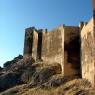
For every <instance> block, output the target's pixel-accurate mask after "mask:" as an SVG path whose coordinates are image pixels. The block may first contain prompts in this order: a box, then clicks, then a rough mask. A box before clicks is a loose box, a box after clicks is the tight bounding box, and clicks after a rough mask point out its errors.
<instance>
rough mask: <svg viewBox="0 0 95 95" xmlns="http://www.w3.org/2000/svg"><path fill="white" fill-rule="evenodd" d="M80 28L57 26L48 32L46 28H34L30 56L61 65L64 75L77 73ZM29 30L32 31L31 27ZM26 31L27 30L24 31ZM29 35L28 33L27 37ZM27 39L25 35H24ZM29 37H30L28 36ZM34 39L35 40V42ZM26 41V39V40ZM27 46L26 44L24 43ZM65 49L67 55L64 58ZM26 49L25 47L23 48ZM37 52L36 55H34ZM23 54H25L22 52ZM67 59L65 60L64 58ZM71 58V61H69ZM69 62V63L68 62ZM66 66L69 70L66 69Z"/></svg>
mask: <svg viewBox="0 0 95 95" xmlns="http://www.w3.org/2000/svg"><path fill="white" fill-rule="evenodd" d="M79 30H80V28H79V27H76V26H64V25H62V26H59V27H57V28H56V29H54V30H52V31H50V32H48V31H47V29H44V30H43V29H40V30H36V29H35V31H37V32H35V33H36V34H33V35H32V36H34V37H35V35H37V36H36V38H33V39H31V40H32V43H33V47H32V51H33V52H34V53H35V54H34V53H33V52H31V53H32V54H31V55H32V56H33V57H34V58H35V59H36V60H38V59H41V60H43V61H46V63H49V64H51V63H58V64H60V65H61V69H62V73H63V74H64V75H65V76H68V75H74V74H79V70H80V69H78V68H79V66H80V61H79V60H80V37H79V35H80V33H79ZM31 31H34V30H33V29H31ZM31 31H30V32H31ZM26 33H27V32H26ZM29 36H31V35H28V37H29ZM25 37H26V38H25V39H27V36H25ZM30 38H31V37H30ZM35 41H36V42H35ZM26 43H27V41H26ZM25 47H27V44H26V45H25ZM64 50H65V51H67V57H68V58H65V57H66V56H65V52H64ZM24 51H26V49H24ZM36 54H37V55H36ZM24 55H25V54H24ZM65 59H67V60H65ZM71 60H72V62H70V61H71ZM65 61H66V62H65ZM68 63H70V64H68ZM65 68H68V69H69V71H67V69H65Z"/></svg>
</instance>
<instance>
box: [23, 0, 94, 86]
mask: <svg viewBox="0 0 95 95" xmlns="http://www.w3.org/2000/svg"><path fill="white" fill-rule="evenodd" d="M24 56H32V57H34V59H35V60H38V61H44V62H46V63H49V64H53V63H58V64H60V66H61V69H62V74H63V75H64V76H72V75H80V76H81V77H82V78H86V79H88V80H89V81H90V82H91V83H92V86H93V87H95V0H93V17H92V19H91V20H90V21H89V22H88V23H86V24H84V23H83V22H81V23H80V25H79V26H65V25H62V26H59V27H57V28H56V29H54V30H52V31H48V30H47V29H40V30H37V29H36V28H34V27H30V28H27V29H26V30H25V41H24Z"/></svg>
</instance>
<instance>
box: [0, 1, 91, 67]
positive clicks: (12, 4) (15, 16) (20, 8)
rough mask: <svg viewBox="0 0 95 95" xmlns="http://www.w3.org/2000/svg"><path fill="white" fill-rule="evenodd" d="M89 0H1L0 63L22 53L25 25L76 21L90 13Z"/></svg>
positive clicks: (42, 26) (59, 23)
mask: <svg viewBox="0 0 95 95" xmlns="http://www.w3.org/2000/svg"><path fill="white" fill-rule="evenodd" d="M91 1H92V0H0V65H1V66H3V63H4V62H6V61H8V60H11V59H13V58H14V57H16V56H18V55H19V54H23V46H24V33H25V28H27V27H31V26H35V27H36V28H48V29H49V30H51V29H53V28H55V27H56V26H59V25H62V24H65V25H78V24H79V22H80V21H85V22H86V21H88V20H89V19H90V18H91V17H92V2H91Z"/></svg>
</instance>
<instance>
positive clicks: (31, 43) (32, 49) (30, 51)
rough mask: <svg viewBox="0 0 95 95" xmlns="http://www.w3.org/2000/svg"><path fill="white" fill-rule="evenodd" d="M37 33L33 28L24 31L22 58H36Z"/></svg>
mask: <svg viewBox="0 0 95 95" xmlns="http://www.w3.org/2000/svg"><path fill="white" fill-rule="evenodd" d="M37 43H38V33H37V31H36V29H35V28H34V27H30V28H27V29H26V30H25V41H24V56H33V57H34V58H35V59H36V57H37Z"/></svg>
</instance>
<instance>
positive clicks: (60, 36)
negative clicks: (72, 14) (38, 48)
mask: <svg viewBox="0 0 95 95" xmlns="http://www.w3.org/2000/svg"><path fill="white" fill-rule="evenodd" d="M63 40H64V28H63V26H60V27H58V28H56V29H54V30H52V31H50V32H44V33H43V41H42V58H43V60H45V61H48V63H49V64H51V63H59V64H62V66H63V58H64V45H63V44H64V41H63Z"/></svg>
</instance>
